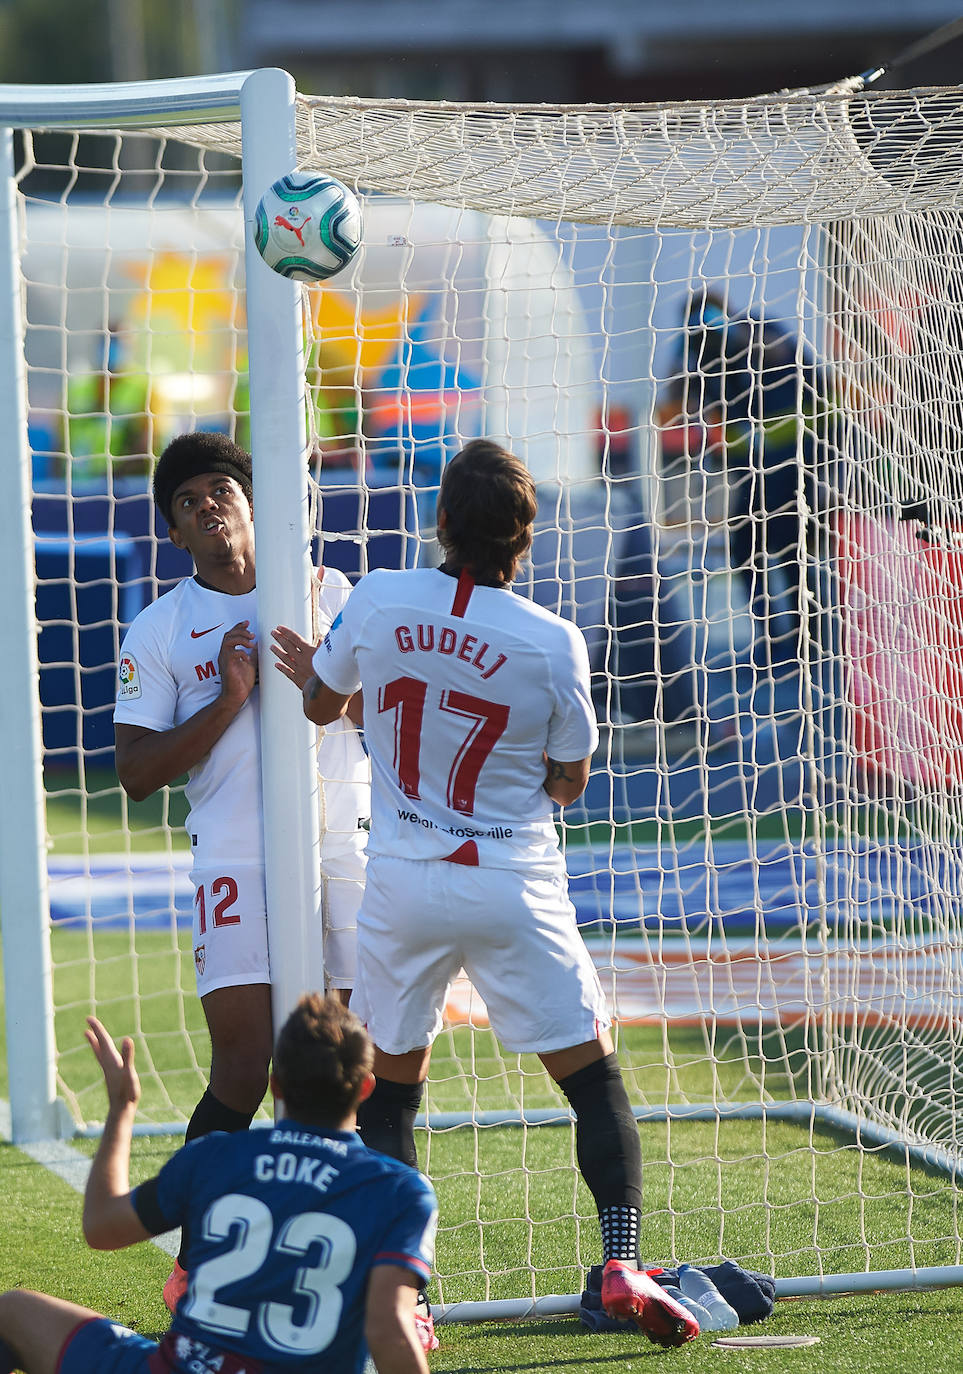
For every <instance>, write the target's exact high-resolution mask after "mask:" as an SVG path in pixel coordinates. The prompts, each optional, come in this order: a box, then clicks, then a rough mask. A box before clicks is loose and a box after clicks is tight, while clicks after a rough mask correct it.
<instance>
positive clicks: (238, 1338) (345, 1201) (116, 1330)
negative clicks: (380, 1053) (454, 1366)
mask: <svg viewBox="0 0 963 1374" xmlns="http://www.w3.org/2000/svg"><path fill="white" fill-rule="evenodd" d="M87 1039H88V1041H89V1042H90V1045H91V1048H92V1049H93V1052H94V1054H95V1055H96V1057H97V1060H98V1062H99V1064H100V1066H101V1068H102V1070H103V1074H104V1081H105V1083H106V1087H107V1096H108V1102H109V1110H108V1114H107V1121H106V1123H105V1126H104V1134H103V1138H102V1140H101V1142H100V1145H99V1147H98V1150H97V1154H96V1156H95V1158H94V1161H93V1164H92V1166H91V1171H90V1177H89V1179H88V1182H87V1190H86V1195H85V1198H84V1235H85V1236H86V1238H87V1241H88V1243H89V1244H90V1245H91V1246H92V1247H93V1248H94V1249H98V1250H117V1249H122V1248H124V1247H125V1246H128V1245H133V1244H135V1243H136V1242H137V1241H140V1240H146V1239H147V1238H148V1237H150V1236H154V1235H159V1234H160V1233H161V1232H164V1231H169V1230H171V1229H172V1228H173V1227H175V1226H179V1225H181V1224H182V1223H185V1222H186V1223H187V1227H188V1233H189V1236H190V1241H189V1251H188V1256H187V1260H188V1264H187V1269H188V1273H189V1274H190V1282H189V1285H188V1288H187V1291H186V1293H185V1294H184V1296H183V1297H182V1298H181V1300H180V1302H179V1303H178V1305H177V1309H176V1311H175V1313H174V1316H173V1320H172V1322H171V1326H170V1330H169V1331H168V1332H167V1334H166V1336H164V1338H163V1339H162V1340H161V1341H160V1343H159V1344H158V1342H156V1341H152V1340H149V1339H147V1338H146V1337H144V1336H141V1335H138V1334H137V1333H136V1332H134V1331H131V1330H129V1329H128V1328H127V1327H124V1326H118V1325H117V1324H116V1323H114V1322H112V1321H110V1320H109V1319H108V1318H106V1317H102V1316H101V1315H100V1313H98V1312H93V1311H91V1310H89V1309H88V1308H85V1307H79V1306H78V1305H77V1304H75V1303H71V1302H63V1301H61V1300H60V1299H58V1298H53V1297H49V1296H47V1295H46V1294H43V1293H33V1292H29V1291H27V1290H25V1289H14V1290H11V1291H10V1292H7V1293H4V1294H3V1295H2V1296H0V1374H11V1372H12V1371H13V1370H23V1371H25V1374H208V1371H215V1370H216V1371H218V1374H287V1371H291V1374H295V1372H296V1374H334V1371H338V1372H339V1374H340V1372H341V1371H344V1374H361V1370H362V1368H363V1366H364V1362H365V1351H366V1347H367V1349H368V1350H370V1352H371V1356H372V1358H373V1359H374V1362H375V1364H376V1366H377V1368H378V1371H379V1374H427V1369H428V1365H427V1363H426V1360H425V1355H424V1352H423V1350H422V1348H421V1343H420V1341H419V1338H418V1336H417V1334H416V1331H415V1319H414V1309H415V1301H416V1297H417V1293H418V1290H419V1288H421V1287H422V1286H423V1285H424V1283H425V1282H426V1280H427V1279H428V1276H429V1274H430V1272H431V1265H432V1261H433V1247H434V1234H435V1224H436V1215H437V1209H436V1205H435V1196H434V1192H433V1190H432V1187H431V1184H430V1183H429V1182H428V1181H427V1179H425V1178H424V1177H423V1176H422V1175H421V1174H419V1173H418V1172H417V1171H416V1170H414V1169H410V1168H408V1167H407V1165H404V1164H401V1163H399V1162H398V1161H397V1160H394V1159H389V1158H388V1157H387V1156H385V1155H382V1154H377V1153H375V1152H373V1151H371V1150H368V1149H367V1148H366V1147H365V1146H364V1145H363V1144H362V1142H361V1140H360V1138H359V1137H358V1135H357V1133H356V1129H355V1127H356V1113H357V1108H358V1105H359V1103H360V1102H361V1101H362V1100H363V1099H364V1098H365V1097H367V1096H369V1095H370V1093H371V1090H372V1088H373V1086H374V1076H373V1075H372V1072H371V1062H372V1053H373V1051H372V1045H371V1041H370V1039H369V1038H368V1035H367V1033H366V1032H365V1030H364V1027H363V1026H362V1025H361V1023H360V1021H359V1020H358V1019H357V1017H356V1016H355V1015H354V1014H353V1013H352V1012H350V1011H348V1010H347V1008H345V1007H344V1006H342V1004H341V1003H340V1001H338V1000H337V999H336V998H335V997H331V996H329V997H322V996H321V995H320V994H319V993H313V994H310V995H308V996H305V997H303V998H302V999H301V1001H300V1002H299V1004H298V1006H297V1007H296V1009H295V1010H294V1011H293V1012H292V1013H291V1015H290V1017H289V1018H288V1020H287V1021H286V1022H285V1024H284V1026H283V1028H282V1030H281V1033H280V1035H279V1036H278V1040H277V1044H276V1046H275V1053H274V1070H273V1073H272V1076H271V1088H272V1091H273V1093H274V1095H275V1098H276V1100H278V1102H279V1104H280V1102H282V1101H283V1104H284V1111H283V1114H282V1115H281V1116H280V1118H279V1120H278V1121H277V1123H276V1124H275V1126H274V1127H273V1128H268V1129H266V1130H256V1131H244V1132H239V1133H235V1134H227V1133H225V1132H214V1133H213V1134H210V1135H206V1136H203V1137H201V1138H200V1139H198V1140H195V1141H192V1142H191V1143H190V1144H188V1145H185V1146H184V1147H183V1148H182V1149H180V1150H178V1151H177V1153H176V1154H175V1155H173V1156H172V1157H171V1159H169V1160H168V1162H167V1163H166V1164H165V1165H164V1166H163V1168H162V1169H161V1170H160V1172H159V1173H158V1174H157V1176H156V1177H154V1178H152V1179H149V1180H148V1181H147V1182H146V1183H142V1184H140V1185H139V1186H138V1187H137V1188H135V1189H133V1191H131V1189H130V1185H129V1179H128V1162H129V1157H130V1140H131V1130H132V1126H133V1121H134V1115H135V1112H136V1107H137V1102H138V1099H139V1097H140V1084H139V1082H138V1078H137V1074H136V1072H135V1069H134V1047H133V1041H132V1040H130V1039H125V1040H124V1041H123V1043H122V1045H121V1049H120V1051H118V1049H117V1047H116V1046H115V1045H114V1042H113V1040H112V1039H111V1038H110V1036H109V1035H108V1033H107V1031H106V1030H105V1029H104V1027H103V1026H102V1025H101V1023H100V1022H99V1021H98V1020H97V1019H96V1018H95V1017H89V1018H88V1030H87Z"/></svg>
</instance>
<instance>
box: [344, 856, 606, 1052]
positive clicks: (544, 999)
mask: <svg viewBox="0 0 963 1374" xmlns="http://www.w3.org/2000/svg"><path fill="white" fill-rule="evenodd" d="M462 968H464V969H465V971H466V973H467V974H468V976H469V978H470V979H471V981H472V983H473V984H474V986H475V987H476V988H477V990H478V992H479V993H480V994H481V996H482V997H483V999H484V1001H485V1003H486V1005H487V1007H488V1016H489V1020H490V1021H491V1025H492V1029H493V1030H494V1032H495V1034H496V1035H497V1036H498V1038H499V1040H500V1041H501V1043H502V1045H503V1046H504V1047H505V1049H507V1050H510V1051H512V1052H513V1053H519V1054H550V1053H552V1052H553V1051H555V1050H562V1049H568V1048H569V1047H570V1046H572V1045H581V1044H584V1043H585V1042H587V1041H589V1040H594V1039H596V1037H597V1036H598V1035H599V1034H600V1033H601V1032H602V1031H603V1030H607V1029H608V1027H609V1026H610V1025H611V1020H610V1018H609V1016H608V1012H607V1010H606V1006H605V997H604V994H603V992H602V986H601V983H600V982H599V977H598V974H597V972H596V970H595V965H594V964H593V963H592V960H591V958H590V957H589V954H588V951H587V950H586V948H585V943H584V941H583V940H582V937H581V935H580V934H579V931H578V927H577V925H576V922H575V908H574V907H573V906H572V903H571V902H570V901H569V897H568V885H567V882H566V879H565V878H564V877H558V878H528V877H526V875H525V874H524V873H520V872H517V871H515V870H513V869H507V868H466V867H465V866H464V865H461V864H452V863H445V862H444V861H443V860H417V859H395V858H385V857H384V856H380V855H370V856H369V858H368V879H367V885H366V887H365V894H364V900H363V901H362V903H361V910H360V911H359V912H358V978H357V983H356V985H355V990H354V994H353V996H352V999H351V1006H352V1008H353V1010H354V1011H355V1012H356V1013H357V1014H358V1015H359V1016H360V1017H361V1019H362V1020H363V1021H364V1022H365V1023H366V1025H367V1027H368V1030H369V1032H370V1033H371V1036H372V1038H373V1040H374V1042H375V1044H376V1045H377V1046H378V1047H379V1049H382V1050H384V1051H385V1053H386V1054H406V1053H407V1052H408V1051H409V1050H414V1049H420V1048H421V1047H422V1046H425V1045H430V1044H431V1042H432V1041H433V1040H434V1038H435V1036H436V1035H437V1034H438V1032H439V1031H440V1030H441V1028H442V1018H443V1013H444V1008H445V1003H446V1000H447V997H448V990H449V988H450V986H451V983H452V981H453V979H454V978H455V977H456V976H457V974H458V972H459V971H460V970H461V969H462Z"/></svg>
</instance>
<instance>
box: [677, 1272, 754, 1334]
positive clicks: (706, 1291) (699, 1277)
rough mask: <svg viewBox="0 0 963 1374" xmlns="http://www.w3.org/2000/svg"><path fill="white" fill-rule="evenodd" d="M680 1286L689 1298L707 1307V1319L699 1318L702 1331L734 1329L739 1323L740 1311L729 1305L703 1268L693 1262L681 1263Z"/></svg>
mask: <svg viewBox="0 0 963 1374" xmlns="http://www.w3.org/2000/svg"><path fill="white" fill-rule="evenodd" d="M679 1287H680V1288H681V1289H682V1291H683V1293H684V1294H685V1296H686V1297H687V1298H691V1299H692V1301H693V1302H697V1303H698V1304H699V1305H700V1306H701V1307H703V1308H705V1312H706V1321H705V1322H703V1320H702V1318H701V1317H699V1318H697V1320H698V1322H699V1329H700V1330H702V1331H734V1330H735V1328H736V1327H737V1326H738V1325H739V1316H738V1313H737V1312H736V1311H735V1310H734V1309H733V1308H732V1307H730V1306H729V1304H728V1303H727V1302H726V1300H725V1298H724V1297H723V1296H722V1294H721V1293H720V1292H719V1290H718V1288H717V1287H716V1286H715V1284H714V1283H713V1282H712V1280H711V1279H710V1278H709V1276H708V1274H703V1272H702V1270H701V1269H693V1267H692V1265H691V1264H680V1265H679Z"/></svg>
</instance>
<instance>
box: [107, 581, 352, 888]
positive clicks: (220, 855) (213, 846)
mask: <svg viewBox="0 0 963 1374" xmlns="http://www.w3.org/2000/svg"><path fill="white" fill-rule="evenodd" d="M318 577H319V587H318V629H319V633H321V634H323V633H324V631H325V629H326V628H327V627H328V626H329V625H330V624H331V621H332V620H333V619H334V617H335V616H336V615H337V613H338V611H339V610H340V609H341V607H342V606H343V605H344V603H345V601H346V600H347V597H348V593H349V592H350V590H351V584H350V583H349V582H348V579H347V578H346V577H345V576H344V574H343V573H341V572H338V571H337V570H335V569H331V568H325V569H322V570H321V571H320V572H319V574H318ZM241 620H248V621H250V622H251V625H252V627H253V628H255V630H256V628H257V595H256V592H254V591H251V592H246V593H245V594H244V595H242V596H230V595H228V594H227V593H226V592H219V591H215V590H214V589H213V588H211V587H205V586H202V585H201V584H200V583H199V582H198V581H197V580H196V579H195V578H193V577H187V578H185V579H184V580H183V582H179V583H178V584H177V586H176V587H174V588H172V589H171V591H169V592H166V593H165V594H164V595H163V596H161V597H158V599H157V600H156V601H154V602H152V603H151V605H149V606H145V608H144V609H143V610H142V611H141V612H140V613H139V615H137V616H136V617H135V619H134V621H133V622H132V624H131V626H130V629H129V630H128V631H127V634H126V636H125V638H124V642H123V646H122V648H121V654H120V662H119V665H118V675H117V676H118V680H117V701H116V705H115V708H114V720H115V722H117V723H119V724H123V725H137V726H143V727H144V728H145V729H147V730H156V731H159V732H160V731H164V730H170V729H172V728H173V727H174V726H175V725H180V724H181V722H182V721H185V720H188V719H189V718H190V717H191V716H193V715H195V714H196V713H197V712H198V711H199V710H201V709H202V707H204V706H206V705H208V704H209V703H210V702H211V701H213V700H214V699H215V698H216V697H217V695H218V693H219V692H220V690H221V679H220V674H219V672H218V666H217V658H218V654H219V652H220V648H221V640H222V639H223V637H224V634H225V633H226V632H227V630H229V629H230V628H231V626H232V625H236V624H237V623H238V622H239V621H241ZM261 638H262V637H261V636H259V639H261ZM261 667H262V671H263V670H264V664H263V663H262V665H261ZM291 709H292V710H297V709H298V702H297V699H296V697H295V696H294V693H293V690H292V703H291ZM258 710H259V689H258V688H257V686H255V688H254V690H253V692H252V693H251V695H250V697H249V698H248V699H247V701H246V702H245V703H244V705H243V706H242V707H241V710H240V711H239V712H238V713H237V715H236V716H235V718H234V720H232V721H231V724H230V725H229V726H228V727H227V729H226V730H225V731H224V734H223V735H222V736H221V738H220V739H219V740H218V741H217V742H216V743H215V745H214V746H213V748H212V749H211V751H210V753H209V754H207V755H206V756H205V757H204V758H203V759H202V760H201V761H200V762H199V763H198V764H197V765H195V767H194V768H192V769H191V770H190V773H189V774H188V779H187V786H186V788H185V793H186V796H187V800H188V803H189V805H190V813H189V815H188V817H187V820H186V822H185V827H186V829H187V833H188V835H189V836H190V837H191V841H192V845H193V848H194V862H195V865H196V866H198V867H201V868H203V867H208V866H210V865H212V864H218V863H221V862H222V861H227V862H232V861H233V862H237V861H238V859H239V857H243V860H244V862H245V863H261V862H263V855H264V838H263V833H262V827H261V787H260V771H261V768H260V759H261V741H260V722H259V719H258ZM318 768H319V771H320V772H321V775H322V777H324V778H325V780H326V781H325V788H324V792H325V800H326V807H325V810H326V813H327V819H328V821H329V824H330V826H331V831H330V835H326V836H325V842H324V844H323V845H322V855H324V854H326V853H331V852H338V851H339V850H341V849H344V848H347V847H351V846H355V845H356V844H357V836H358V833H359V825H358V823H359V820H360V819H362V818H366V817H367V815H368V795H369V793H368V776H369V770H368V760H367V757H366V756H365V752H364V749H363V747H362V745H361V740H360V737H359V735H358V732H357V731H356V730H355V728H354V726H353V725H352V724H351V722H350V721H345V722H343V723H342V724H341V725H340V728H338V729H332V728H331V727H329V728H328V729H326V730H325V732H324V735H323V737H322V739H321V743H320V746H319V751H318Z"/></svg>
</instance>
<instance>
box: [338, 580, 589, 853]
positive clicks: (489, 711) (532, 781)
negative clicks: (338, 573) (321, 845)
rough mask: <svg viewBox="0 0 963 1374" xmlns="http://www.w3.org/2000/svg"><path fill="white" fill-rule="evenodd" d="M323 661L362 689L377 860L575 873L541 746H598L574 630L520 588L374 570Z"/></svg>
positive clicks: (570, 755)
mask: <svg viewBox="0 0 963 1374" xmlns="http://www.w3.org/2000/svg"><path fill="white" fill-rule="evenodd" d="M466 591H467V596H466V594H465V593H466ZM314 669H315V672H316V673H317V675H318V677H320V678H321V680H322V682H324V683H326V684H327V685H328V686H329V687H330V688H331V689H332V690H333V691H335V692H338V693H349V692H354V691H356V690H357V688H358V687H359V686H361V685H363V687H364V694H365V705H364V713H365V742H366V744H367V747H368V752H369V754H370V756H371V768H372V813H371V835H370V837H369V841H368V853H369V855H372V854H379V855H381V854H384V855H392V856H395V857H401V858H409V859H452V860H453V861H454V862H458V863H464V864H469V865H474V864H478V865H479V866H481V867H483V868H525V869H526V870H527V871H528V872H530V873H533V874H537V873H546V874H548V873H553V874H558V873H562V872H564V865H563V862H562V858H561V854H560V852H559V846H558V837H557V833H556V830H555V825H554V821H553V815H554V812H553V806H552V802H551V800H550V799H549V797H548V796H547V794H546V793H545V790H544V788H543V783H544V780H545V762H544V759H543V751H544V752H545V753H547V754H548V756H549V758H553V759H556V760H558V761H559V762H564V763H572V762H575V761H576V760H580V759H584V758H586V757H588V755H590V754H591V753H593V751H594V750H595V748H596V746H597V744H598V728H597V726H596V723H595V713H594V711H593V709H592V702H591V695H590V687H589V661H588V652H587V650H586V647H585V641H584V639H583V638H582V635H581V633H580V632H579V630H577V629H576V628H575V626H574V625H571V624H569V623H568V622H567V621H564V620H562V619H560V618H559V617H558V616H557V615H553V614H552V613H551V612H550V611H546V610H544V609H543V608H542V607H540V606H537V605H535V604H534V603H533V602H531V601H528V600H526V599H524V598H523V597H521V596H517V595H516V594H515V593H514V592H513V591H511V590H510V589H509V588H500V587H482V586H473V585H471V584H469V586H468V587H467V588H466V587H465V586H464V584H463V583H462V582H459V581H458V580H456V579H455V578H453V577H450V576H448V575H447V574H446V573H443V572H441V571H439V570H438V569H435V568H418V569H412V570H408V571H403V572H392V571H376V572H371V573H369V574H368V575H367V576H366V577H364V578H362V579H361V581H360V582H359V583H358V585H357V586H356V587H355V589H354V591H353V592H352V593H351V595H350V597H349V598H348V601H347V603H346V605H345V607H344V610H343V611H342V612H341V614H340V615H339V616H338V617H337V619H336V620H335V622H334V624H333V625H332V627H331V629H330V630H329V632H328V634H327V635H326V636H325V637H324V639H323V640H322V643H321V645H320V646H319V648H318V649H317V651H316V653H315V656H314Z"/></svg>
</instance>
